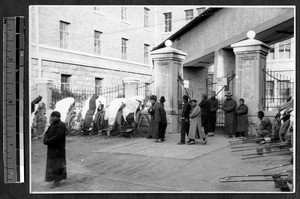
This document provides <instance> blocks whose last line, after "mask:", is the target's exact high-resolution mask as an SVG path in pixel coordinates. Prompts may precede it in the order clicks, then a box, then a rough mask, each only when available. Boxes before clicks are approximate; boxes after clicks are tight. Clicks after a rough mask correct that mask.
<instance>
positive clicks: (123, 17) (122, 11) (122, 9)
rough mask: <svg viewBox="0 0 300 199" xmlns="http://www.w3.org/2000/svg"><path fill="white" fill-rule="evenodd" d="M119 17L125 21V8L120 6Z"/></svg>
mask: <svg viewBox="0 0 300 199" xmlns="http://www.w3.org/2000/svg"><path fill="white" fill-rule="evenodd" d="M121 19H122V20H124V21H126V20H127V8H126V7H121Z"/></svg>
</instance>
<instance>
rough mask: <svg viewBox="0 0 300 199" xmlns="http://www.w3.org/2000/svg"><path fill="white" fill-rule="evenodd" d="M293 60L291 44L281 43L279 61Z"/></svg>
mask: <svg viewBox="0 0 300 199" xmlns="http://www.w3.org/2000/svg"><path fill="white" fill-rule="evenodd" d="M290 58H291V43H290V42H287V43H284V42H282V43H279V59H290Z"/></svg>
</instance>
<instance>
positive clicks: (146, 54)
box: [144, 44, 149, 64]
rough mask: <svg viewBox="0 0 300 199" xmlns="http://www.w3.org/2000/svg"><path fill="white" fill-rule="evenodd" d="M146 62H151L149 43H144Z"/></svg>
mask: <svg viewBox="0 0 300 199" xmlns="http://www.w3.org/2000/svg"><path fill="white" fill-rule="evenodd" d="M144 63H145V64H148V63H149V45H148V44H144Z"/></svg>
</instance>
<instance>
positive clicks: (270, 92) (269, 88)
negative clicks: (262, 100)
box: [266, 81, 274, 101]
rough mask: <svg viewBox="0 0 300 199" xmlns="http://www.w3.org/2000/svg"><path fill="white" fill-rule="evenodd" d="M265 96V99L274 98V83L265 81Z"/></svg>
mask: <svg viewBox="0 0 300 199" xmlns="http://www.w3.org/2000/svg"><path fill="white" fill-rule="evenodd" d="M266 96H267V98H274V81H266ZM273 101H274V99H273Z"/></svg>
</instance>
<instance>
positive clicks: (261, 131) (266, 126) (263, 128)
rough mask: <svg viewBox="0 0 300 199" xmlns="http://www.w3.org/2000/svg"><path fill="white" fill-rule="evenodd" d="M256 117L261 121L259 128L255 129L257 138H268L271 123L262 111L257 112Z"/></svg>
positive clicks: (270, 131)
mask: <svg viewBox="0 0 300 199" xmlns="http://www.w3.org/2000/svg"><path fill="white" fill-rule="evenodd" d="M257 117H258V118H259V119H260V120H261V123H260V124H259V126H258V127H256V128H255V130H256V133H257V136H258V137H265V136H270V135H271V133H272V123H271V120H270V118H269V117H266V116H265V114H264V112H263V111H258V113H257Z"/></svg>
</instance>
